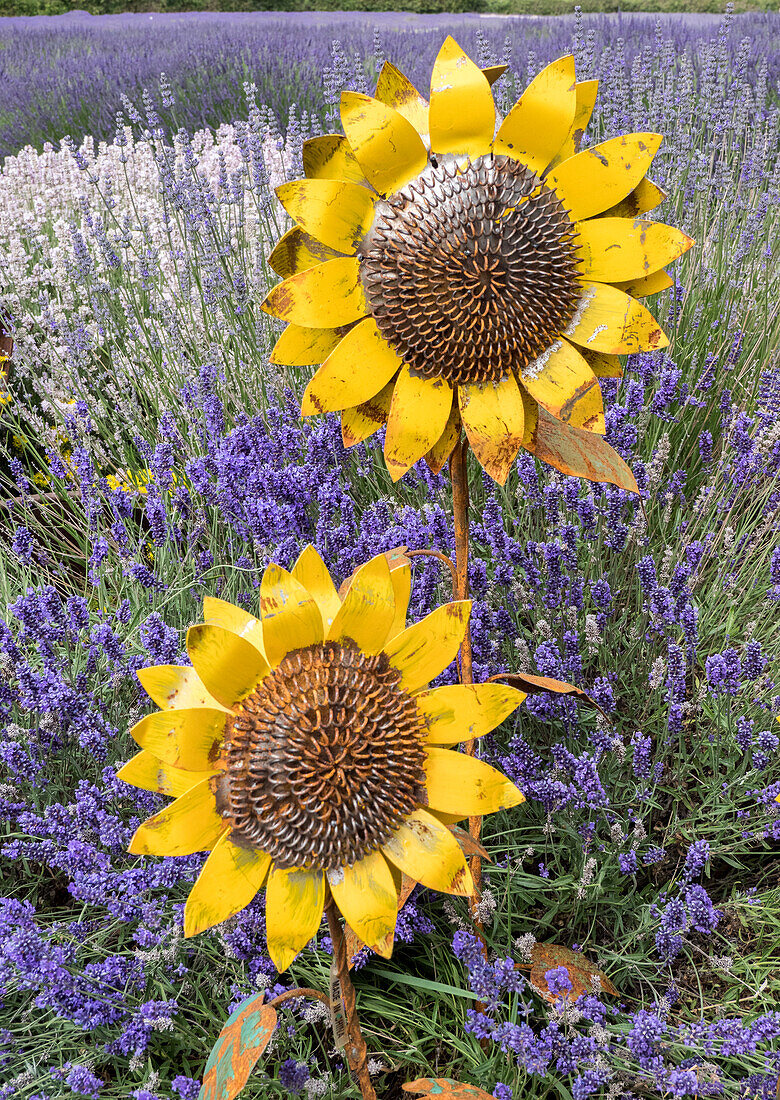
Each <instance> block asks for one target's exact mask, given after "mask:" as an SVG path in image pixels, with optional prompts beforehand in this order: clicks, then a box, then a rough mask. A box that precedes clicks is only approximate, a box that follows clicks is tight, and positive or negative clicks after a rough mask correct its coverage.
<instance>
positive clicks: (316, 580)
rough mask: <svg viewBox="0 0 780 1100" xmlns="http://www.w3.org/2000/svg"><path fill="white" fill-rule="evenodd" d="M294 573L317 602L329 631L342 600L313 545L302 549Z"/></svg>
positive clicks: (323, 622)
mask: <svg viewBox="0 0 780 1100" xmlns="http://www.w3.org/2000/svg"><path fill="white" fill-rule="evenodd" d="M292 575H293V577H295V579H296V581H298V583H299V584H302V585H303V587H304V588H305V589H306V591H307V592H308V593H309V595H310V596H311V597H312V599H313V600H314V602H315V603H316V604H317V607H318V608H319V609H320V614H321V615H322V625H323V629H324V630H325V631H327V629H328V627H329V626H330V624H331V623H332V622H333V620H334V618H335V617H336V615H337V613H338V610H339V608H340V607H341V600H340V599H339V596H338V592H337V591H336V586H335V585H334V583H333V581H332V579H331V576H330V573H329V572H328V569H327V566H326V565H325V562H324V561H323V560H322V558H321V557H320V555H319V554H318V553H317V551H316V550H315V548H314V547H313V546H307V547H306V549H305V550H302V551H301V553H300V556H299V557H298V560H297V561H296V563H295V565H294V566H293V567H292Z"/></svg>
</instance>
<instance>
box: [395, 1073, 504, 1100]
mask: <svg viewBox="0 0 780 1100" xmlns="http://www.w3.org/2000/svg"><path fill="white" fill-rule="evenodd" d="M401 1088H402V1089H403V1090H404V1092H416V1093H418V1094H419V1095H421V1096H438V1097H439V1098H440V1100H493V1097H492V1096H491V1094H490V1093H489V1092H485V1090H484V1089H481V1088H479V1087H478V1086H477V1085H469V1084H467V1083H466V1082H465V1081H453V1080H452V1078H451V1077H418V1078H417V1080H416V1081H407V1083H406V1084H405V1085H402V1086H401Z"/></svg>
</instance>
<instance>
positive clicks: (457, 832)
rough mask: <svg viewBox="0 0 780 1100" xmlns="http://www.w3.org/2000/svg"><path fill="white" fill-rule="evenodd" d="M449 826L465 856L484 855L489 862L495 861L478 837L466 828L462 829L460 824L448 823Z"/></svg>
mask: <svg viewBox="0 0 780 1100" xmlns="http://www.w3.org/2000/svg"><path fill="white" fill-rule="evenodd" d="M447 828H448V829H449V830H450V832H451V833H452V835H453V836H454V837H455V839H456V840H457V842H458V844H460V850H461V851H462V852H463V854H464V856H482V858H483V859H486V860H487V861H488V863H492V862H493V861H492V859H491V858H490V856H489V855H488V853H487V851H486V850H485V849H484V848H483V847H482V845H481V844H480V842H479V841H478V840H477V838H476V837H473V836H472V835H471V833H470V832H468V831H467V830H466V829H462V828H461V827H460V825H448V826H447Z"/></svg>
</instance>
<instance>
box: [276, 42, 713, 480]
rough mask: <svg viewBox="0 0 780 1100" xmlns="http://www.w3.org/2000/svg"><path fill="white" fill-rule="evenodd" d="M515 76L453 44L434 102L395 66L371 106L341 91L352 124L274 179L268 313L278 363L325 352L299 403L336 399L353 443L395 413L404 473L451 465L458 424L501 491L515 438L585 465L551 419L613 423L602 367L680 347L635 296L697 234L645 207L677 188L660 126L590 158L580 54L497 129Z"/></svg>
mask: <svg viewBox="0 0 780 1100" xmlns="http://www.w3.org/2000/svg"><path fill="white" fill-rule="evenodd" d="M502 71H503V68H502V67H496V68H495V69H492V70H485V71H483V70H481V69H479V68H478V67H477V65H476V64H475V63H474V62H473V61H472V60H471V59H470V58H469V57H467V56H466V54H465V53H464V52H463V50H462V49H461V48H460V46H459V45H458V44H457V42H455V41H454V39H452V38H447V40H446V41H445V43H444V45H443V46H442V48H441V50H440V51H439V54H438V57H437V58H436V62H435V64H434V67H433V75H432V77H431V94H430V106H429V104H428V103H426V101H425V100H424V99H423V98H422V96H420V95H419V93H418V92H417V91H416V89H415V88H414V87H413V86H412V85H411V84H410V83H409V81H408V80H407V79H406V77H405V76H403V74H402V73H400V72H399V71H398V70H397V69H396V68H394V66H392V65H391V64H389V63H386V64H385V66H384V67H383V69H382V72H381V74H380V77H379V81H378V84H377V89H376V95H375V97H374V98H371V97H370V96H367V95H362V94H360V93H358V92H344V93H343V95H342V97H341V121H342V125H343V127H344V133H345V136H343V137H342V136H340V135H327V136H325V137H319V138H314V139H312V140H311V141H308V142H307V143H306V144H305V146H304V169H305V172H306V176H307V177H308V178H307V179H305V180H297V181H295V182H293V183H287V184H284V185H283V186H281V187H279V188H278V189H277V195H278V197H279V200H280V201H281V203H282V205H283V206H284V207H285V209H286V210H287V212H288V213H289V214H290V216H291V217H292V218H293V219H294V221H295V222H296V223H297V224H296V226H295V228H293V229H292V230H290V232H289V233H287V234H286V235H285V236H284V237H283V238H282V240H281V241H280V242H279V244H278V245H277V247H276V248H275V249H274V251H273V253H272V254H271V257H270V264H271V266H272V268H273V269H274V270H275V271H276V272H277V273H278V274H279V275H281V276H282V277H283V279H284V282H282V283H281V284H279V285H278V286H276V287H274V289H273V290H272V291H271V292H270V294H269V295H268V297H267V298H266V300H265V302H264V304H263V308H264V309H265V310H266V311H267V312H268V313H270V314H272V315H273V316H275V317H278V318H281V319H282V320H284V321H287V322H289V325H288V327H287V329H286V330H285V331H284V333H283V334H282V336H281V338H280V340H279V341H278V343H277V344H276V347H275V348H274V351H273V360H274V361H275V362H277V363H286V364H290V365H299V366H303V365H314V364H319V363H321V364H322V366H321V367H320V369H319V370H318V371H317V373H316V374H315V376H314V378H313V379H312V381H311V383H310V385H309V386H308V388H307V390H306V393H305V395H304V398H303V403H302V412H303V414H304V415H310V414H312V413H320V412H329V411H340V412H341V414H342V432H343V437H344V442H345V444H346V445H347V446H350V445H352V444H355V443H358V442H360V441H362V440H364V439H366V438H368V436H370V435H371V434H372V433H373V432H375V431H376V430H377V429H378V428H379V427H380V426H381V425H383V424H385V423H386V424H387V433H386V437H385V445H384V454H385V460H386V463H387V467H388V470H389V471H390V474H391V476H392V477H393V479H394V480H397V479H398V478H400V477H401V476H402V475H403V474H404V473H405V472H406V471H407V470H408V469H409V468H410V467H411V466H412V465H413V464H414V463H415V462H417V461H418V459H420V458H422V457H423V456H424V457H425V458H426V459H427V461H428V464H429V466H430V467H431V468H432V469H433V470H434V471H438V470H439V469H441V467H442V466H443V465H444V463H445V461H446V460H447V457H448V456H449V455H450V453H451V452H452V450H453V448H454V446H455V443H456V441H457V440H459V438H460V432H461V425H462V426H463V427H464V428H465V431H466V435H467V437H468V441H469V444H470V446H471V449H472V450H473V451H474V454H475V455H476V456H477V458H478V460H479V462H480V463H481V464H482V466H483V467H484V468H485V470H486V471H487V472H488V473H489V474H490V475H491V477H493V478H494V479H495V480H496V481H498V482H500V483H503V482H504V481H505V480H506V477H507V474H508V472H509V470H510V468H511V467H512V465H513V463H514V460H515V458H516V456H517V453H518V450H519V449H520V447H525V448H526V449H527V450H529V451H531V452H533V453H537V454H538V455H539V457H541V458H544V459H545V461H548V462H551V463H552V464H553V465H557V466H559V468H562V469H566V470H567V472H575V473H585V474H586V475H587V473H588V471H587V469H582V470H579V469H572V468H571V466H570V464H569V465H567V464H566V463H565V462H564V463H563V464H562V463H561V460H560V456H558V457H557V460H556V455H555V453H554V452H555V449H556V444H555V443H554V442H553V443H552V444H551V441H550V426H549V420H550V418H553V419H554V420H557V421H559V422H561V423H562V424H563V425H565V426H566V427H568V428H570V429H571V430H572V431H573V432H575V433H577V429H587V430H588V431H589V432H595V433H603V432H604V413H603V406H602V400H601V392H600V388H599V383H598V377H600V376H601V377H604V376H611V377H615V376H619V375H620V364H619V360H618V358H617V356H619V355H621V354H627V353H631V352H638V351H647V350H651V349H653V348H662V347H665V346H666V344H667V343H668V341H667V339H666V337H665V335H664V334H663V332H662V331H661V329H660V328H659V326H658V324H657V322H656V321H655V319H654V318H653V317H652V316H651V315H650V313H649V312H648V311H647V310H646V309H645V308H644V307H643V306H642V305H641V304H640V303H639V302H638V301H637V300H636V298H637V297H639V296H641V295H643V294H650V293H653V292H655V291H657V290H661V289H663V288H665V287H668V286H669V285H671V279H670V278H669V276H668V275H667V273H666V272H665V271H664V270H663V268H664V267H665V266H666V265H667V264H669V263H670V262H671V261H673V260H675V259H676V258H677V257H678V256H680V255H681V254H682V253H683V252H685V251H686V250H687V249H688V248H690V247H691V245H692V244H693V241H692V240H691V239H690V238H689V237H687V236H686V235H685V234H684V233H682V232H681V231H680V230H678V229H674V228H672V227H670V226H667V225H662V224H660V223H657V222H653V221H650V220H647V219H646V218H643V217H640V216H639V215H642V214H646V213H647V212H649V211H650V210H652V209H653V208H654V207H655V206H657V205H658V203H659V202H660V201H661V200H662V199H663V198H664V193H663V191H662V190H661V189H660V188H659V187H657V186H656V185H655V184H654V183H652V182H651V181H650V180H649V179H647V178H646V176H645V173H646V172H647V170H648V168H649V167H650V163H651V161H652V159H653V157H654V155H655V153H656V152H657V150H658V147H659V145H660V144H661V137H660V136H659V135H658V134H651V133H639V134H628V135H626V136H623V137H616V138H612V139H611V140H609V141H605V142H603V143H602V144H600V145H597V146H595V147H594V148H591V149H586V150H584V151H583V152H577V149H578V146H579V141H580V138H581V136H582V132H583V130H584V128H585V126H586V125H587V123H588V120H589V118H590V115H591V112H592V109H593V106H594V103H595V98H596V88H597V81H595V80H591V81H585V82H582V83H578V82H577V81H576V79H575V73H574V58H573V57H562V58H560V59H559V60H557V61H554V62H553V63H552V64H551V65H548V66H547V68H545V69H544V70H543V71H542V72H541V73H540V74H539V75H538V76H537V77H536V79H535V80H534V81H533V82H532V83H531V84H530V85H529V87H528V88H527V89H526V91H525V92H524V93H523V95H522V96H521V98H520V99H519V101H518V102H517V103H516V104H515V106H514V107H513V108H512V110H511V111H510V112H509V114H508V115H507V116H506V118H504V119H503V121H502V120H497V118H496V109H495V105H494V102H493V95H492V92H491V87H490V84H491V80H492V79H495V78H497V77H498V76H499V75H500V74H501V72H502ZM497 121H498V127H497V126H496V123H497ZM556 433H557V434H556ZM554 434H555V438H556V439H559V440H560V430H558V429H554ZM581 434H582V433H581V432H580V433H578V434H575V435H574V436H572V437H571V438H569V439H568V440H567V438H566V434H565V431H564V435H563V442H562V443H561V444H560V446H559V447H558V449H559V450H560V449H561V447H562V448H563V449H565V448H566V447H574V448H575V449H576V448H577V447H578V446H579V447H581V446H582V443H581V440H580V438H579V437H580V436H581ZM551 451H552V452H553V453H552V454H551Z"/></svg>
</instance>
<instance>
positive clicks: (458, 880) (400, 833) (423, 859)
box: [382, 809, 474, 897]
mask: <svg viewBox="0 0 780 1100" xmlns="http://www.w3.org/2000/svg"><path fill="white" fill-rule="evenodd" d="M382 851H383V852H384V854H385V855H386V856H387V858H388V859H389V860H390V861H391V862H392V863H394V864H395V865H396V867H399V868H400V869H401V870H402V871H403V872H404V874H407V875H409V877H410V878H413V879H415V881H416V882H421V883H422V884H423V886H427V887H428V888H429V889H430V890H441V891H442V892H443V893H445V894H463V895H464V896H466V897H468V896H469V895H471V894H473V892H474V883H473V881H472V878H471V873H470V871H469V869H468V867H467V865H466V859H465V857H464V855H463V852H462V851H461V850H460V845H459V844H458V842H457V840H456V839H455V837H454V836H453V835H452V833H451V832H450V831H449V829H448V828H447V826H446V825H443V824H442V823H441V821H438V820H437V819H436V818H435V817H434V816H433V815H432V814H429V813H427V812H426V811H425V810H422V809H421V810H415V811H414V812H413V813H411V814H410V815H409V817H407V819H406V820H405V821H404V823H403V824H402V825H401V826H399V828H398V829H397V831H396V832H395V833H394V834H393V836H392V837H391V838H390V839H389V840H388V841H387V842H386V843H385V844H383V845H382Z"/></svg>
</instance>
